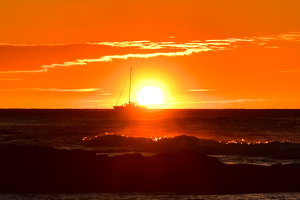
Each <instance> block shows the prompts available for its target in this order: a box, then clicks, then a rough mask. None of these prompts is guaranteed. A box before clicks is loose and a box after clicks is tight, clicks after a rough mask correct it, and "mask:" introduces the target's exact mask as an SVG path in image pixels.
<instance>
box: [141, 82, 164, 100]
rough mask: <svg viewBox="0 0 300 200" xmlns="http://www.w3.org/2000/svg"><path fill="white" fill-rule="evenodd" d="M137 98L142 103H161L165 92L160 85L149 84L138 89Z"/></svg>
mask: <svg viewBox="0 0 300 200" xmlns="http://www.w3.org/2000/svg"><path fill="white" fill-rule="evenodd" d="M136 98H137V101H138V103H139V104H142V105H159V104H162V103H163V101H164V94H163V92H162V91H161V89H159V88H158V87H155V86H152V85H147V86H145V87H143V88H141V89H140V90H139V91H138V93H137V95H136Z"/></svg>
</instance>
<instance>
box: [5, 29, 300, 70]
mask: <svg viewBox="0 0 300 200" xmlns="http://www.w3.org/2000/svg"><path fill="white" fill-rule="evenodd" d="M166 40H167V39H166ZM270 41H292V42H299V41H300V32H289V33H284V34H277V35H261V36H254V37H244V38H225V39H211V40H205V41H200V40H192V41H182V42H174V41H162V42H152V41H149V40H142V41H121V42H99V43H86V44H48V45H26V44H3V43H2V44H0V47H7V48H8V47H9V48H17V47H19V48H20V47H22V48H23V49H24V48H25V50H26V48H31V49H32V48H42V49H47V48H51V51H50V52H48V51H45V52H44V53H43V54H42V58H43V59H40V60H41V62H42V61H43V60H45V59H46V60H47V61H46V62H48V63H50V64H40V65H38V63H34V64H35V67H34V68H32V69H29V68H25V67H22V68H21V69H20V66H22V65H23V63H24V60H23V61H22V62H21V61H19V62H20V63H17V64H15V65H13V66H9V67H5V65H6V64H7V63H10V61H11V60H7V61H6V63H1V66H4V67H3V68H2V71H0V74H5V73H6V74H8V73H40V72H47V71H48V69H50V68H55V67H67V66H79V65H87V64H88V63H93V62H110V61H113V60H115V59H124V60H126V59H129V58H153V57H158V56H189V55H191V54H193V53H201V52H207V51H221V50H230V49H232V48H236V47H237V46H238V45H243V44H245V43H249V44H253V45H259V46H263V47H265V48H278V46H276V45H274V44H271V45H270V44H269V43H268V42H270ZM64 48H65V49H64ZM107 48H109V49H107ZM83 49H87V51H83ZM64 51H69V52H70V53H69V54H62V53H63V52H64ZM73 51H74V53H73ZM2 52H6V51H5V49H2ZM54 52H59V53H57V55H56V57H54V58H53V59H48V57H49V56H48V55H47V53H48V54H49V55H51V53H52V54H53V53H54ZM121 52H122V53H121ZM62 55H76V58H75V56H73V57H64V56H62ZM90 55H93V56H92V58H89V57H91V56H90ZM30 56H31V57H32V58H29V59H28V60H30V59H31V60H35V58H36V55H35V54H32V55H31V54H30ZM96 56H98V58H97V57H96ZM7 57H8V58H10V57H12V55H11V56H7ZM14 57H18V56H17V55H16V56H14ZM21 57H24V55H21ZM39 57H40V56H39ZM80 57H82V58H84V59H82V58H80ZM95 57H96V58H95ZM55 59H56V60H57V61H58V62H54V60H55ZM28 60H27V62H28ZM63 60H67V61H63ZM14 62H18V61H14ZM14 66H18V67H19V68H14ZM4 69H5V70H4Z"/></svg>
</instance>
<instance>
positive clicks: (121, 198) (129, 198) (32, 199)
mask: <svg viewBox="0 0 300 200" xmlns="http://www.w3.org/2000/svg"><path fill="white" fill-rule="evenodd" d="M299 198H300V193H297V192H295V193H253V194H234V195H233V194H227V195H180V194H174V193H104V194H102V193H101V194H99V193H89V194H0V200H100V199H106V200H115V199H118V200H133V199H134V200H167V199H168V200H169V199H178V200H193V199H195V200H196V199H203V200H204V199H205V200H221V199H230V200H252V199H261V200H264V199H266V200H267V199H268V200H269V199H285V200H298V199H299Z"/></svg>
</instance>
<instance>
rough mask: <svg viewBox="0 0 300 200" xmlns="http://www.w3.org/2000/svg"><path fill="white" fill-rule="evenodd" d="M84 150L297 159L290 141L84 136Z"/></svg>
mask: <svg viewBox="0 0 300 200" xmlns="http://www.w3.org/2000/svg"><path fill="white" fill-rule="evenodd" d="M82 141H83V145H84V146H85V147H93V148H95V149H98V150H99V149H101V150H102V151H104V152H113V151H134V152H153V153H158V152H178V151H180V150H182V149H190V150H193V151H197V152H201V153H203V154H206V155H242V156H269V157H273V158H278V159H300V143H293V142H290V141H270V142H261V141H258V142H249V141H245V140H243V139H242V140H240V141H236V140H231V141H216V140H211V139H200V138H197V137H194V136H187V135H180V136H175V137H159V138H155V137H149V138H147V137H127V136H123V135H116V134H109V133H106V134H103V135H97V136H90V137H84V138H83V139H82Z"/></svg>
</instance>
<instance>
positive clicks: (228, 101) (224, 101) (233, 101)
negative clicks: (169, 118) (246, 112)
mask: <svg viewBox="0 0 300 200" xmlns="http://www.w3.org/2000/svg"><path fill="white" fill-rule="evenodd" d="M274 100H275V99H233V100H220V101H192V102H174V104H201V103H203V104H205V103H220V104H226V103H242V102H255V101H274Z"/></svg>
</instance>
